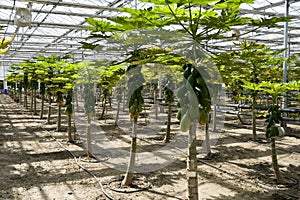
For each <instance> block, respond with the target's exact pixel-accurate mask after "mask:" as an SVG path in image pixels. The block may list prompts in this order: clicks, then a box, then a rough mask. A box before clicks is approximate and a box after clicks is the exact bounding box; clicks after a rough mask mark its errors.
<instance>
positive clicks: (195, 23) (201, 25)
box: [87, 0, 286, 199]
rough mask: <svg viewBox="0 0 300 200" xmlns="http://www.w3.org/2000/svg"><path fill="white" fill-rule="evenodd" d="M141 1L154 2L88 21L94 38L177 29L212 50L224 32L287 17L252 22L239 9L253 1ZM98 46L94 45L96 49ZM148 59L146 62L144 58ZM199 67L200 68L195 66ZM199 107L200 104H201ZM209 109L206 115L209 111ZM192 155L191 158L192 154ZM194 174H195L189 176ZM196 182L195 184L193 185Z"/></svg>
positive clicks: (193, 192)
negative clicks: (123, 14)
mask: <svg viewBox="0 0 300 200" xmlns="http://www.w3.org/2000/svg"><path fill="white" fill-rule="evenodd" d="M141 1H142V2H147V3H152V4H153V5H151V6H149V8H147V9H133V8H121V9H120V11H122V12H126V13H127V14H129V15H130V17H129V16H118V17H115V18H109V19H106V20H96V19H91V18H88V19H87V22H88V23H89V25H90V26H88V27H87V28H88V29H89V30H91V31H92V34H91V35H92V36H93V37H98V38H102V39H103V38H108V37H110V36H111V35H113V34H111V33H115V32H123V31H128V30H137V29H141V28H149V29H156V30H157V29H158V28H162V27H169V26H171V25H175V26H176V30H174V31H175V32H176V33H179V34H182V35H185V36H186V37H189V38H190V39H192V40H194V41H196V42H197V43H198V44H200V45H201V44H203V45H205V46H207V47H209V44H208V43H207V41H209V40H211V39H221V38H226V36H225V34H224V33H225V32H227V31H229V30H230V27H231V26H237V25H249V26H253V27H254V28H253V30H255V29H256V28H257V27H261V26H272V25H274V24H276V22H278V21H282V20H286V18H275V20H274V19H257V20H256V19H251V18H247V17H241V16H240V15H239V6H240V4H242V3H253V0H245V1H233V0H225V1H211V0H208V1H201V2H200V1H198V0H183V1H165V0H141ZM212 4H213V5H212ZM207 5H212V6H211V9H206V7H207ZM94 47H95V46H94ZM145 60H146V59H145ZM196 68H197V66H196ZM199 105H200V104H199ZM208 111H209V110H208V109H207V110H206V111H205V112H208ZM191 127H192V128H191V133H190V134H189V136H190V141H191V142H192V143H193V142H194V141H193V140H194V139H195V137H194V135H195V134H194V133H193V132H194V128H195V126H194V123H193V125H192V126H191ZM190 147H191V148H193V150H192V149H189V151H188V152H189V153H191V152H192V153H195V148H196V147H195V146H194V145H191V146H190ZM189 156H190V155H189ZM189 159H192V163H193V166H192V168H190V167H191V165H189V163H190V160H189V161H188V174H189V176H190V177H191V176H192V177H193V178H192V180H193V181H189V194H188V197H189V199H198V190H197V185H198V184H197V176H196V175H197V165H196V163H197V160H196V156H192V157H189ZM190 172H192V173H190ZM194 181H196V182H194Z"/></svg>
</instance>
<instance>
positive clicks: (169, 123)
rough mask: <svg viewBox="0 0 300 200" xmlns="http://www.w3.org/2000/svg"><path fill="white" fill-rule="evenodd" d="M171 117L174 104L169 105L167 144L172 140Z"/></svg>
mask: <svg viewBox="0 0 300 200" xmlns="http://www.w3.org/2000/svg"><path fill="white" fill-rule="evenodd" d="M171 116H172V104H171V103H170V102H169V103H168V122H167V131H166V136H165V139H164V142H165V143H169V142H170V139H171Z"/></svg>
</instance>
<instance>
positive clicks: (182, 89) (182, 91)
mask: <svg viewBox="0 0 300 200" xmlns="http://www.w3.org/2000/svg"><path fill="white" fill-rule="evenodd" d="M186 92H187V90H186V88H185V86H184V85H182V86H181V87H179V88H178V89H177V91H176V94H177V97H178V98H181V97H183V96H184V95H185V94H186Z"/></svg>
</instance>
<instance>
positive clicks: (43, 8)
mask: <svg viewBox="0 0 300 200" xmlns="http://www.w3.org/2000/svg"><path fill="white" fill-rule="evenodd" d="M287 2H288V3H287ZM125 6H129V7H135V6H138V7H143V6H147V4H145V3H141V2H138V1H134V0H86V1H80V0H1V1H0V26H2V27H3V30H1V31H0V37H3V36H5V37H7V38H10V37H11V36H12V35H13V34H14V33H16V32H17V34H16V37H15V40H14V42H13V44H12V46H11V48H10V51H9V52H8V53H6V54H3V55H0V63H1V66H2V67H3V68H7V67H8V66H10V65H12V64H14V63H19V62H22V61H25V60H32V59H33V57H37V56H39V55H44V56H50V55H53V54H56V55H66V54H73V59H74V61H82V60H89V59H93V58H95V56H96V55H95V54H97V53H96V52H93V51H90V50H85V49H82V48H81V47H82V44H80V43H79V42H84V41H86V40H87V37H88V36H89V31H87V30H86V29H85V26H86V25H87V23H86V21H85V18H87V17H93V18H107V17H113V16H117V15H120V14H122V13H120V11H119V10H118V8H120V7H125ZM19 8H28V9H29V10H30V11H31V24H30V25H29V26H27V27H20V28H17V26H16V24H15V21H14V18H15V16H16V11H17V10H18V9H19ZM287 8H288V9H287ZM286 14H288V16H290V17H292V20H291V21H290V22H289V23H288V29H285V26H286V25H285V23H281V24H279V25H278V26H277V27H270V28H261V29H259V30H257V31H255V32H251V33H248V34H244V33H245V32H247V31H248V30H247V27H240V28H239V27H237V30H238V33H239V34H241V36H240V37H239V38H238V40H239V41H243V40H245V39H248V40H250V41H256V42H260V43H265V44H268V45H269V46H270V47H271V48H274V49H275V48H276V49H283V48H284V47H285V46H286V47H288V48H289V53H290V54H297V53H300V1H299V0H255V3H254V4H243V5H242V7H241V15H243V16H249V17H253V18H268V17H272V16H285V15H286ZM285 30H286V31H285ZM285 33H286V34H285ZM287 33H288V34H287ZM285 39H286V42H284V40H285ZM233 42H234V41H228V40H224V41H218V42H214V41H212V44H213V45H211V46H212V47H213V49H212V50H211V51H216V52H219V51H226V50H228V49H230V48H232V47H233V45H234V44H233ZM102 56H103V55H102ZM1 71H2V70H1Z"/></svg>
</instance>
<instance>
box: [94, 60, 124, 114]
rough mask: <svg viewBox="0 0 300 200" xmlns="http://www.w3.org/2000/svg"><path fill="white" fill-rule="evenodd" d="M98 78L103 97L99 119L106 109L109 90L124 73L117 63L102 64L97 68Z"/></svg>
mask: <svg viewBox="0 0 300 200" xmlns="http://www.w3.org/2000/svg"><path fill="white" fill-rule="evenodd" d="M98 70H99V78H98V85H99V87H100V88H101V90H102V99H103V109H102V113H101V115H100V117H99V118H100V119H103V118H104V114H105V111H106V109H107V100H108V98H110V97H111V95H112V94H111V92H112V89H113V87H115V86H116V84H117V82H118V81H119V80H120V77H121V76H122V75H123V74H124V69H122V68H120V66H119V65H116V66H102V67H101V68H98Z"/></svg>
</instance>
